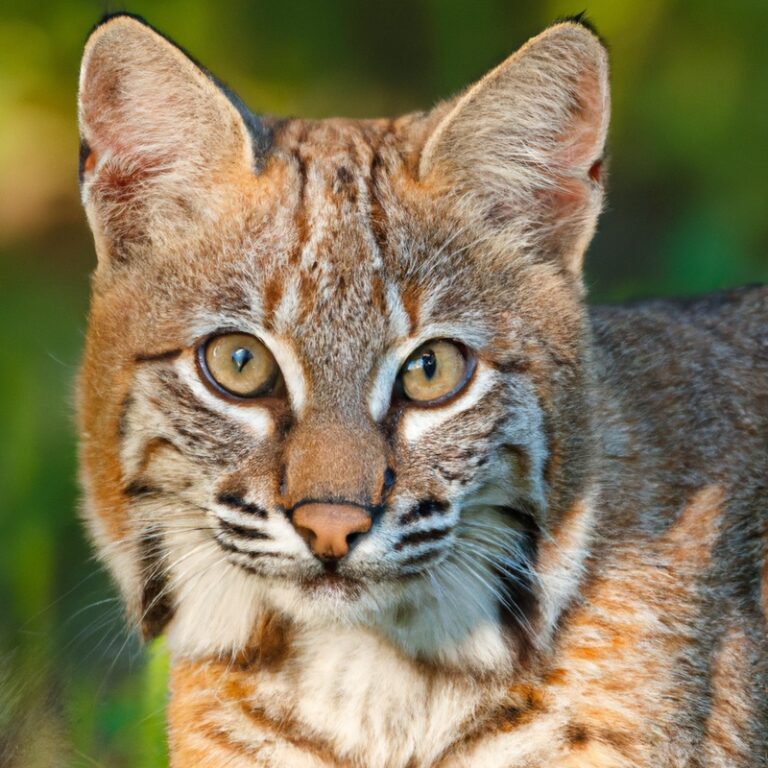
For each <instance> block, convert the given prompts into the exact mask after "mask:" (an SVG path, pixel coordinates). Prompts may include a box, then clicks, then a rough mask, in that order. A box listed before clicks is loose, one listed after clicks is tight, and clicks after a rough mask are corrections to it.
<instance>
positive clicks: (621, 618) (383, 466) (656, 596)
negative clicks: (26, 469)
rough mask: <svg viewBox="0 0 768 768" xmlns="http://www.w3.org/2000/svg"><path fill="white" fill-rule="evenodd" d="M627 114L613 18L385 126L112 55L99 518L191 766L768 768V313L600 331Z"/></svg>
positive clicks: (690, 309) (569, 27)
mask: <svg viewBox="0 0 768 768" xmlns="http://www.w3.org/2000/svg"><path fill="white" fill-rule="evenodd" d="M608 103H609V96H608V83H607V60H606V54H605V50H604V48H603V46H602V44H601V43H600V41H599V40H598V38H597V37H596V36H595V35H594V33H593V32H592V31H591V30H590V29H588V28H587V27H585V26H584V25H582V24H580V23H578V22H564V23H560V24H557V25H555V26H553V27H551V28H550V29H548V30H547V31H545V32H544V33H542V34H541V35H540V36H539V37H537V38H535V39H534V40H532V41H531V42H529V43H528V44H527V45H526V46H525V47H523V48H522V49H521V50H520V51H518V52H517V53H516V54H515V55H514V56H512V57H511V58H510V59H509V60H507V61H506V62H504V63H503V64H501V65H500V66H499V67H498V68H497V69H496V70H494V71H493V72H491V73H490V74H489V75H488V76H487V77H486V78H484V79H483V80H482V81H480V82H479V83H478V84H477V85H475V86H473V87H472V88H470V89H469V90H468V91H466V92H465V93H464V94H462V95H460V96H459V97H457V98H456V99H454V100H453V101H449V102H446V103H444V104H441V105H438V106H437V107H435V108H434V109H433V110H431V111H429V112H426V113H423V114H413V115H407V116H405V117H402V118H399V119H396V120H372V121H351V120H325V121H305V120H276V119H272V118H257V117H255V116H253V115H252V114H250V113H249V112H248V111H247V110H246V109H245V108H244V107H243V105H242V104H241V103H240V101H239V100H238V99H237V98H236V97H235V96H233V95H232V94H229V93H228V92H227V91H226V90H225V89H224V88H223V87H222V86H221V85H220V84H218V83H217V82H216V81H215V80H214V79H213V78H212V77H211V76H210V75H209V74H208V73H207V72H205V71H204V70H202V69H200V68H199V67H198V66H197V65H196V64H195V63H193V62H192V61H191V60H190V59H189V58H188V57H187V56H186V55H185V54H184V53H183V52H181V51H180V50H179V49H178V48H176V47H175V46H174V45H172V44H171V43H169V42H168V41H167V40H165V39H164V38H162V37H161V36H160V35H159V34H157V33H156V32H155V31H154V30H152V29H151V28H150V27H148V26H146V25H145V24H144V23H143V22H141V21H140V20H137V19H135V18H133V17H129V16H124V15H120V16H117V17H112V18H110V19H108V20H106V21H105V22H104V23H103V24H101V25H100V26H99V27H97V28H96V30H95V31H94V32H93V34H92V35H91V37H90V39H89V41H88V44H87V47H86V52H85V56H84V60H83V68H82V74H81V83H80V121H81V133H82V139H83V149H82V153H81V155H82V178H81V182H82V195H83V201H84V205H85V208H86V211H87V214H88V218H89V222H90V224H91V227H92V229H93V232H94V238H95V241H96V248H97V252H98V257H99V262H98V267H97V270H96V272H95V275H94V281H93V300H92V308H91V316H90V322H89V332H88V339H87V345H86V351H85V357H84V363H83V367H82V371H81V379H80V389H79V418H80V427H81V435H82V441H81V465H82V480H83V485H84V489H85V496H86V518H87V521H88V525H89V529H90V531H91V533H92V536H93V538H94V541H95V544H96V546H97V548H98V550H99V552H100V554H101V556H102V558H103V559H104V561H105V562H106V563H107V564H108V565H109V567H110V569H111V571H112V573H113V575H114V577H115V579H116V581H117V583H118V585H119V586H120V589H121V592H122V594H123V597H124V600H125V602H126V605H127V609H128V612H129V615H130V616H131V617H132V619H133V620H134V621H136V622H137V624H138V625H139V626H140V627H141V629H142V631H143V633H144V634H145V635H146V636H153V635H155V634H158V633H161V632H164V633H166V635H167V637H168V643H169V647H170V649H171V653H172V658H173V665H172V673H171V700H170V706H169V738H170V745H171V764H172V766H174V768H188V767H190V766H210V768H223V767H224V766H228V767H231V768H253V767H255V766H281V767H282V768H298V767H299V766H302V767H303V766H307V767H309V766H312V767H315V766H317V767H318V768H320V767H321V766H350V767H352V766H355V767H359V768H416V767H417V766H418V767H424V768H426V767H427V766H443V767H444V768H450V767H452V766H457V767H458V766H483V768H544V767H545V766H546V767H547V768H565V767H566V766H574V767H575V766H580V767H583V766H594V767H595V768H609V767H611V768H612V767H617V768H618V767H619V766H622V767H623V766H642V767H643V768H652V767H653V768H656V767H657V766H664V767H665V768H666V767H669V768H672V767H673V766H674V767H677V766H680V767H681V768H682V767H683V766H690V767H691V768H693V766H702V767H703V766H709V767H711V768H715V767H718V768H719V767H722V768H725V766H760V765H768V758H767V756H768V727H767V726H766V724H767V723H768V634H767V632H766V615H767V614H768V570H766V565H765V563H766V547H767V541H768V496H767V493H768V492H767V491H766V477H768V451H767V450H766V437H767V436H768V334H767V333H766V322H767V321H768V290H767V289H765V288H760V287H755V288H748V289H741V290H738V291H732V292H728V293H724V294H720V295H717V296H712V297H708V298H704V299H700V300H692V301H689V302H687V303H683V302H677V303H676V302H649V303H645V304H638V305H635V306H627V307H615V308H597V309H591V310H589V309H587V308H586V306H585V303H584V291H583V286H582V281H581V262H582V257H583V254H584V251H585V249H586V247H587V245H588V242H589V240H590V238H591V235H592V233H593V231H594V227H595V222H596V219H597V215H598V213H599V210H600V207H601V205H602V199H603V189H602V183H601V162H602V156H603V150H604V142H605V136H606V131H607V123H608V111H609V107H608ZM228 339H234V340H235V341H237V342H238V344H236V345H235V346H231V347H226V349H227V350H230V352H231V354H230V352H227V355H229V356H227V355H225V358H224V361H225V362H224V364H225V369H217V368H216V367H215V365H214V363H215V360H216V359H217V358H216V357H215V354H214V353H215V352H216V350H217V349H218V347H217V345H219V344H225V345H226V344H227V343H228ZM238 340H240V341H242V340H244V341H242V345H240V346H238V345H239V344H240V341H238ZM249 340H250V341H249ZM249 344H250V345H251V346H248V345H249ZM243 345H244V346H243ZM441 345H442V346H441ZM415 350H416V351H417V352H418V354H416V355H415V356H414V351H415ZM419 350H421V351H419ZM438 353H439V354H438ZM441 354H442V355H443V357H440V355H441ZM244 355H245V356H244ZM253 355H257V356H259V355H261V357H259V358H258V359H259V360H263V361H265V362H264V365H266V366H271V368H269V370H270V371H272V374H271V375H272V378H270V379H268V380H267V379H266V378H265V379H264V382H266V383H265V384H264V387H262V388H261V389H258V390H253V391H251V392H249V393H247V394H246V395H244V394H243V393H242V392H239V391H236V390H233V389H232V387H227V386H224V385H223V384H222V381H224V380H226V381H228V382H229V381H239V380H240V379H237V376H242V375H243V370H245V371H246V374H247V373H248V371H253V370H255V369H254V367H253V366H254V365H255V363H252V362H251V360H252V359H253ZM249 356H250V357H249ZM243 361H245V362H243ZM451 361H453V362H452V363H451ZM235 363H236V364H237V365H236V366H235V367H233V365H235ZM449 363H450V364H451V365H454V367H455V368H456V370H457V371H458V373H457V374H456V381H455V386H453V387H452V388H449V389H446V390H445V391H444V392H443V393H442V394H441V395H440V396H439V397H435V398H433V399H431V400H429V399H427V400H424V401H421V400H420V399H419V397H416V396H412V395H411V394H409V392H421V391H423V388H426V389H427V390H429V388H430V387H431V388H432V390H434V387H435V386H437V385H436V384H435V382H437V383H438V384H439V382H440V381H441V380H442V379H441V376H442V377H445V376H450V373H451V370H452V369H451V368H450V365H449ZM218 364H219V363H216V365H218ZM248 365H250V366H251V367H250V368H248V367H247V366H248ZM436 365H437V366H438V368H437V377H436V378H435V373H434V371H435V366H436ZM243 366H245V368H244V367H243ZM429 366H431V367H429ZM220 370H223V371H224V374H223V375H225V376H229V377H230V378H227V379H222V377H221V376H218V377H217V371H220ZM444 370H447V371H448V373H447V374H443V371H444ZM425 372H426V373H425ZM232 376H234V377H235V378H234V379H232V378H231V377H232ZM414 376H416V377H421V378H419V379H418V382H417V383H418V387H421V388H422V389H418V387H416V388H413V389H412V390H411V389H409V386H410V382H411V380H412V379H413V377H414ZM408 377H411V378H408ZM233 386H239V385H237V384H236V385H233ZM432 390H430V391H432Z"/></svg>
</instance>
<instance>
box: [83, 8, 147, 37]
mask: <svg viewBox="0 0 768 768" xmlns="http://www.w3.org/2000/svg"><path fill="white" fill-rule="evenodd" d="M114 19H132V20H133V21H136V22H138V23H139V24H141V25H142V26H144V27H148V28H149V29H152V30H153V31H155V32H157V30H156V29H155V28H154V27H153V26H152V25H151V24H150V23H149V22H148V21H147V20H146V19H145V18H144V17H143V16H139V15H138V14H136V13H128V11H114V12H112V13H105V14H104V15H103V16H102V17H101V18H100V19H99V20H98V21H97V22H96V23H95V24H94V25H93V26H92V27H91V29H90V30H89V32H88V34H87V36H86V38H85V39H86V40H88V38H90V37H91V35H93V33H94V32H96V30H98V29H101V27H103V26H104V25H105V24H108V23H109V22H110V21H113V20H114Z"/></svg>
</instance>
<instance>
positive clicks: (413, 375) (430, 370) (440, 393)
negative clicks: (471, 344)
mask: <svg viewBox="0 0 768 768" xmlns="http://www.w3.org/2000/svg"><path fill="white" fill-rule="evenodd" d="M471 373H472V370H471V366H470V363H469V360H468V357H467V354H466V353H465V351H464V349H463V348H462V347H460V346H459V345H458V344H454V343H453V342H452V341H445V340H442V339H440V340H437V341H428V342H427V343H426V344H422V345H421V346H420V347H419V348H418V349H417V350H416V351H415V352H413V354H412V355H411V356H410V357H409V358H408V359H407V360H406V361H405V365H403V367H402V368H401V370H400V386H401V388H402V392H403V394H404V395H405V397H406V398H408V400H413V401H414V402H417V403H431V402H435V401H439V400H446V399H447V398H449V397H450V396H451V395H454V394H456V393H457V392H458V391H459V390H460V389H461V388H462V387H463V386H464V385H465V384H466V382H467V380H468V379H469V375H470V374H471Z"/></svg>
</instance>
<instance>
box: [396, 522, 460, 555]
mask: <svg viewBox="0 0 768 768" xmlns="http://www.w3.org/2000/svg"><path fill="white" fill-rule="evenodd" d="M452 530H453V527H449V528H430V529H429V530H427V531H415V532H414V533H409V534H407V535H406V536H403V538H402V539H400V541H398V542H397V543H396V544H395V547H394V548H395V551H397V552H399V551H400V550H402V549H404V548H405V547H414V546H416V545H417V544H423V543H424V542H426V541H439V540H440V539H444V538H445V537H446V536H447V535H448V534H449V533H450V532H451V531H452Z"/></svg>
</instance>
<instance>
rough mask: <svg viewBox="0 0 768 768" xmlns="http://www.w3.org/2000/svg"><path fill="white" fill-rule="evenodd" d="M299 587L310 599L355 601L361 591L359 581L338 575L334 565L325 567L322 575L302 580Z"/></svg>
mask: <svg viewBox="0 0 768 768" xmlns="http://www.w3.org/2000/svg"><path fill="white" fill-rule="evenodd" d="M300 586H301V588H302V590H303V591H304V592H305V593H307V594H308V595H309V596H310V597H315V598H326V599H327V598H335V599H342V600H356V599H357V598H359V597H360V595H361V593H362V591H363V585H362V584H361V583H360V581H358V580H357V579H352V578H350V577H348V576H343V575H341V574H339V573H338V571H337V569H336V567H335V563H334V564H331V565H327V566H326V568H325V571H324V572H323V573H321V574H319V575H317V576H311V577H309V578H305V579H303V580H302V581H301V582H300Z"/></svg>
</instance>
